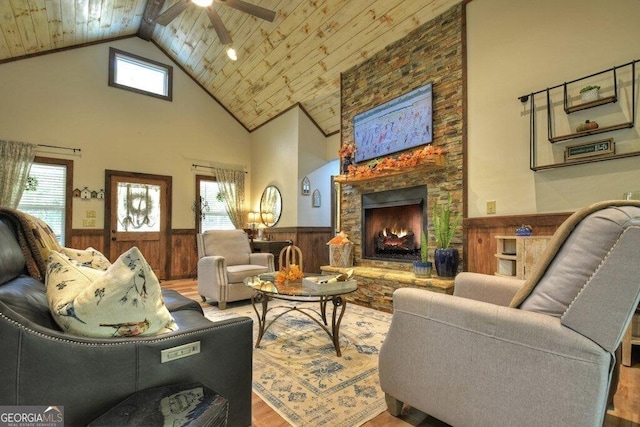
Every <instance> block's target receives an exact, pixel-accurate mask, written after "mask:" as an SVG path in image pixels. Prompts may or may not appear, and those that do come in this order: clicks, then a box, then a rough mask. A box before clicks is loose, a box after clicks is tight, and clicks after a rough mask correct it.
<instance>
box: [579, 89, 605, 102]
mask: <svg viewBox="0 0 640 427" xmlns="http://www.w3.org/2000/svg"><path fill="white" fill-rule="evenodd" d="M599 90H600V86H596V85H589V86H585V87H583V88H582V89H580V98H581V99H582V102H591V101H595V100H596V99H598V91H599Z"/></svg>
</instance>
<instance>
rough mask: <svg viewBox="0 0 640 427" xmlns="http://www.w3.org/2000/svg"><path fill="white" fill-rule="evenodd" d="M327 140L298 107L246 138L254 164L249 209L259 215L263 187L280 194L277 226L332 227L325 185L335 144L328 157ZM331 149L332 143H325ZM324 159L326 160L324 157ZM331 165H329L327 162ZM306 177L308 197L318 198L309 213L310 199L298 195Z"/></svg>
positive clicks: (332, 170) (332, 169)
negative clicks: (272, 187)
mask: <svg viewBox="0 0 640 427" xmlns="http://www.w3.org/2000/svg"><path fill="white" fill-rule="evenodd" d="M328 140H331V139H328V138H326V137H325V136H324V135H323V134H322V133H321V132H320V131H319V130H318V128H317V127H316V126H315V125H314V124H313V122H311V120H310V119H309V118H308V117H307V116H306V114H304V113H303V112H302V111H301V110H300V109H299V108H293V109H291V110H289V111H288V112H286V113H285V114H283V115H281V116H280V117H278V118H277V119H276V120H273V121H271V122H269V123H267V124H265V125H264V126H262V127H260V128H258V129H257V130H255V131H254V132H252V133H251V147H252V150H251V160H252V165H253V170H252V177H251V189H252V194H253V197H252V199H251V202H250V206H251V209H253V210H255V211H259V208H260V196H261V195H262V192H263V191H264V189H265V188H266V187H267V186H268V185H275V186H276V187H278V189H279V190H280V193H281V194H282V205H283V208H282V216H281V218H280V221H279V222H278V224H277V225H276V227H296V226H300V227H305V226H307V227H328V226H329V225H331V206H330V200H331V196H330V183H331V175H337V174H338V173H339V171H338V162H337V161H335V160H334V159H335V158H336V157H337V154H336V153H337V144H335V138H333V141H334V145H335V150H334V152H333V157H330V156H331V153H330V152H329V151H328V150H327V148H326V147H327V145H328V142H327V141H328ZM329 145H331V144H329ZM328 156H329V157H328ZM332 160H333V161H332ZM305 176H307V177H308V178H309V180H310V182H311V192H312V193H313V191H314V190H315V189H318V190H319V191H320V193H321V196H322V198H321V202H322V203H321V207H320V208H313V207H312V204H311V196H310V195H309V196H303V195H302V194H301V190H300V189H301V184H302V179H303V178H304V177H305Z"/></svg>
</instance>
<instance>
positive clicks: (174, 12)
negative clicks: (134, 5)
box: [156, 0, 191, 26]
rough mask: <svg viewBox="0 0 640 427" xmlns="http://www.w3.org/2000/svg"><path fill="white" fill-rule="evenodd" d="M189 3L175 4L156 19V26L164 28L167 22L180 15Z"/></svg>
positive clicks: (182, 0) (182, 1)
mask: <svg viewBox="0 0 640 427" xmlns="http://www.w3.org/2000/svg"><path fill="white" fill-rule="evenodd" d="M190 3H191V2H190V1H189V0H180V1H179V2H177V3H175V4H174V5H173V6H171V7H170V8H169V9H167V10H165V11H164V12H162V13H161V14H160V15H158V17H157V18H156V24H160V25H162V26H166V25H167V24H168V23H169V22H171V21H173V20H174V19H175V17H176V16H178V15H180V14H181V13H182V12H183V11H184V10H185V9H186V8H187V6H189V4H190Z"/></svg>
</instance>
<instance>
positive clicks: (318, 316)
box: [244, 277, 358, 357]
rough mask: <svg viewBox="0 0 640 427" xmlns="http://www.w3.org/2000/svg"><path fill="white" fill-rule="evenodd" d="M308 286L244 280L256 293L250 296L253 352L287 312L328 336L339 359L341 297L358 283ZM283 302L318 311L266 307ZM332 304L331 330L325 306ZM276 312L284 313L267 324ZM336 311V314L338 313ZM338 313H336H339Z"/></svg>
mask: <svg viewBox="0 0 640 427" xmlns="http://www.w3.org/2000/svg"><path fill="white" fill-rule="evenodd" d="M308 283H309V282H305V283H304V284H303V282H302V281H296V282H287V283H283V284H277V283H275V281H273V282H272V281H269V280H261V279H260V278H258V277H249V278H246V279H244V284H245V285H246V286H249V287H250V288H253V290H254V291H255V292H254V293H253V295H252V296H251V304H253V309H254V311H255V312H256V316H257V317H258V338H257V340H256V348H258V347H259V346H260V341H261V340H262V337H263V336H264V333H265V332H266V331H267V329H269V327H270V326H271V325H272V324H273V322H275V321H276V320H278V319H279V318H280V317H282V316H283V315H284V314H286V313H288V312H290V311H297V312H299V313H302V314H304V315H305V316H307V317H308V318H309V319H311V320H313V321H314V322H315V323H316V324H317V325H318V326H320V327H321V328H322V329H323V330H324V331H325V332H326V333H327V335H329V338H330V339H331V341H332V342H333V346H334V347H335V349H336V354H337V355H338V357H340V356H342V352H341V351H340V322H341V321H342V316H343V315H344V310H345V309H346V307H347V301H346V300H345V299H344V298H342V296H343V295H345V294H348V293H351V292H354V291H356V290H357V289H358V283H357V282H356V281H355V280H348V281H345V282H334V283H326V284H315V285H313V284H312V286H308ZM271 299H277V300H286V301H297V302H314V303H318V302H319V303H320V309H319V310H316V309H314V308H312V307H303V306H293V307H291V306H288V305H286V306H285V305H282V306H275V307H269V300H271ZM328 302H331V303H332V304H333V313H332V316H331V329H329V325H328V322H327V303H328ZM258 304H259V305H261V307H262V310H261V311H258V307H257V305H258ZM275 309H284V311H282V312H281V313H279V314H277V315H276V316H275V317H274V318H272V319H271V320H270V321H269V322H267V313H268V312H269V311H271V310H275ZM338 309H339V310H338ZM338 311H339V313H338Z"/></svg>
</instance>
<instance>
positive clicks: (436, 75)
mask: <svg viewBox="0 0 640 427" xmlns="http://www.w3.org/2000/svg"><path fill="white" fill-rule="evenodd" d="M464 8H465V3H464V2H462V3H459V4H457V5H455V6H453V7H451V8H449V9H448V10H446V11H444V12H443V13H442V14H441V15H439V16H438V17H436V18H434V19H433V20H431V21H429V22H426V23H425V24H424V25H423V26H421V27H420V28H419V29H417V30H415V31H412V32H411V33H409V34H408V35H407V36H406V37H404V38H402V39H400V40H398V41H397V42H394V43H392V44H390V45H389V46H387V47H386V48H385V49H383V50H382V51H380V52H377V53H375V54H373V55H371V57H369V58H368V59H367V60H365V61H363V62H361V63H360V64H358V65H356V66H354V67H352V68H350V69H349V70H346V71H344V72H343V73H342V74H341V79H340V85H341V102H340V106H341V125H340V141H341V144H353V142H354V136H353V118H354V116H355V115H357V114H359V113H361V112H363V111H366V110H368V109H371V108H372V107H375V106H377V105H380V104H382V103H384V102H386V101H389V100H390V99H393V98H395V97H398V96H400V95H402V94H404V93H407V92H408V91H409V90H411V89H413V88H416V87H419V86H424V85H425V84H427V83H430V82H431V83H433V142H432V144H433V145H434V147H436V148H442V149H443V150H444V151H445V153H446V164H445V165H443V166H442V167H441V168H434V169H429V168H426V169H420V168H411V167H409V168H403V169H401V170H398V173H397V174H393V175H384V176H378V177H375V176H374V177H367V178H365V179H353V180H346V181H344V182H343V183H341V185H339V189H338V205H339V206H338V208H339V222H338V224H337V226H338V227H339V228H338V229H339V230H340V231H343V232H345V233H346V234H347V235H348V236H349V239H350V240H351V241H352V242H353V243H354V248H353V249H354V252H355V254H354V267H353V268H354V271H355V273H354V274H356V275H357V278H358V284H359V288H358V291H357V292H356V293H354V294H353V295H349V296H347V299H348V300H349V301H352V302H355V303H356V304H360V305H365V306H368V307H374V308H377V309H380V310H384V311H392V310H393V297H392V295H393V291H394V290H395V289H398V288H400V287H405V286H412V287H418V288H423V289H428V290H431V291H435V292H446V293H451V292H453V281H452V280H446V279H439V278H437V277H435V276H434V277H431V278H426V279H425V278H417V277H415V275H414V274H413V271H412V270H413V269H412V263H411V262H408V261H400V262H398V257H397V255H398V253H397V252H399V251H401V250H403V251H406V252H412V253H411V254H407V257H410V256H413V257H414V259H415V258H417V257H418V256H419V255H418V253H419V251H418V252H416V249H417V248H419V245H420V239H419V236H420V233H421V232H422V230H426V232H427V233H426V234H427V237H428V245H429V248H428V249H429V250H428V257H429V260H433V253H434V251H435V246H436V242H435V238H434V234H433V231H432V230H433V224H432V222H431V221H430V215H428V214H430V207H431V206H432V204H433V203H436V202H444V201H446V200H447V198H448V197H449V196H451V197H452V198H453V203H454V204H455V205H456V206H458V207H463V206H464V201H463V181H464V180H463V173H464V172H463V171H464V170H465V165H464V161H463V159H464V155H465V151H466V148H465V145H464V139H465V135H466V133H465V132H466V128H465V108H466V107H465V105H466V104H465V96H464V90H465V82H466V79H465V72H466V68H465V58H464V44H463V41H464V34H465V21H464V14H465V13H464ZM392 157H393V156H392ZM356 166H357V165H356ZM414 187H416V188H421V189H422V192H423V193H424V194H423V196H420V197H421V198H422V197H424V201H422V202H420V203H422V204H421V205H419V204H416V205H419V206H420V207H417V206H415V207H412V206H411V204H409V205H408V206H401V205H398V204H396V203H395V202H389V200H386V198H385V197H386V196H384V197H381V198H382V201H380V200H378V201H377V202H376V203H378V204H380V205H382V206H379V208H380V211H378V212H376V211H373V212H369V207H364V204H365V203H367V202H368V199H371V198H373V199H376V197H378V196H373V197H370V195H371V194H376V193H382V195H386V194H393V193H396V192H398V191H400V190H403V189H410V188H414ZM427 189H428V199H427ZM374 202H375V200H374ZM385 203H389V204H388V205H386V206H385ZM374 204H375V203H374ZM414 211H420V213H421V215H422V216H421V218H420V219H408V218H417V217H418V214H417V212H414ZM462 213H464V209H463V211H462ZM414 215H415V216H414ZM370 216H373V218H370ZM370 221H371V224H372V225H369V224H364V223H365V222H367V223H369V222H370ZM395 222H397V224H396V223H395ZM385 224H388V225H385ZM394 227H400V228H405V229H408V230H410V231H412V232H413V237H412V238H409V237H405V236H406V235H403V236H402V237H401V236H400V234H402V233H401V231H402V230H398V233H394V234H395V237H394V236H392V238H391V239H388V240H387V239H383V240H382V243H381V244H382V247H383V249H384V248H385V245H386V248H387V249H394V250H395V252H396V253H394V255H393V256H385V257H375V256H372V252H371V251H372V250H373V248H374V246H373V245H375V244H376V243H371V241H369V239H368V238H371V236H377V235H378V232H379V231H382V230H383V229H386V228H394ZM374 230H375V231H374ZM392 231H393V230H392ZM461 236H462V230H460V231H459V233H458V234H457V236H456V237H455V238H454V241H453V246H454V247H456V248H457V249H458V250H459V251H460V256H461V268H462V266H463V263H464V252H463V250H462V249H463V248H462V239H461ZM408 240H410V241H411V242H412V244H413V245H414V246H415V248H414V249H410V247H411V243H409V242H408ZM367 241H369V242H368V243H367ZM374 242H375V240H374ZM393 245H403V246H404V247H403V248H402V249H401V250H400V248H390V246H393ZM335 270H336V268H334V267H330V266H328V267H327V268H326V269H324V268H323V271H325V272H326V273H327V274H332V273H334V272H335Z"/></svg>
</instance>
